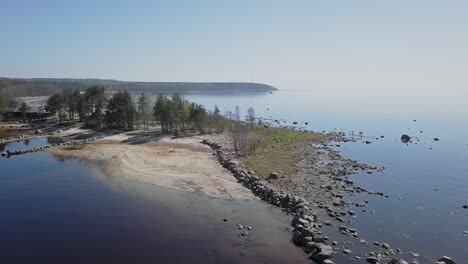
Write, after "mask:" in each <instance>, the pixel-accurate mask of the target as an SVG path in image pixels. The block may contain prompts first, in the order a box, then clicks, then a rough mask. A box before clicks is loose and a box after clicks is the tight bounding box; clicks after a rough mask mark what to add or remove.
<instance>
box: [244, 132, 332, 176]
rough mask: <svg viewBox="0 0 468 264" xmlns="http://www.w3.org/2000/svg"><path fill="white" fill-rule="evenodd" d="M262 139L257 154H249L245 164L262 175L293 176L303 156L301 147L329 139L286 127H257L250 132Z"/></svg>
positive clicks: (321, 135)
mask: <svg viewBox="0 0 468 264" xmlns="http://www.w3.org/2000/svg"><path fill="white" fill-rule="evenodd" d="M249 134H251V135H255V136H257V137H259V138H261V139H262V142H263V143H262V144H260V146H258V148H257V151H256V154H254V155H250V156H247V157H246V158H245V160H244V162H245V164H246V165H248V166H249V167H250V168H251V169H253V170H255V171H256V172H257V173H258V174H260V176H262V177H264V178H265V177H267V176H268V175H269V174H270V173H271V172H277V173H279V174H280V175H281V176H286V177H289V176H292V175H294V173H295V172H296V164H297V163H298V161H300V159H301V158H302V156H301V153H300V151H299V150H300V147H301V146H304V145H306V144H310V143H322V142H325V141H327V140H328V138H327V135H325V134H321V133H308V132H301V131H294V130H290V129H285V128H260V127H258V128H255V129H253V130H251V131H250V132H249Z"/></svg>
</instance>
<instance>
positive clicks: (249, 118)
mask: <svg viewBox="0 0 468 264" xmlns="http://www.w3.org/2000/svg"><path fill="white" fill-rule="evenodd" d="M255 119H256V118H255V110H254V109H253V107H249V109H247V116H246V117H245V121H247V123H249V124H250V129H252V128H253V126H254V124H255Z"/></svg>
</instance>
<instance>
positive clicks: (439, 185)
mask: <svg viewBox="0 0 468 264" xmlns="http://www.w3.org/2000/svg"><path fill="white" fill-rule="evenodd" d="M187 98H188V99H189V100H194V101H196V102H199V103H201V104H203V105H205V106H207V108H208V109H213V108H214V105H215V104H217V105H218V106H219V107H220V109H221V111H222V112H224V111H234V109H235V106H236V105H239V107H240V110H241V112H242V115H244V114H245V112H246V110H247V108H248V107H250V106H252V107H253V108H254V109H255V111H256V113H257V116H260V117H264V118H271V119H273V120H274V119H280V122H281V124H283V125H291V126H292V125H293V124H292V123H293V122H294V121H297V122H299V125H298V127H301V128H307V129H310V130H315V131H322V130H326V131H335V130H336V131H344V132H346V133H350V132H354V133H355V134H357V133H358V132H360V131H362V132H363V134H364V137H365V138H364V139H363V140H362V141H364V140H369V141H371V142H372V143H371V144H365V143H363V142H357V143H345V144H343V143H340V145H341V147H340V148H337V149H339V150H341V151H342V153H343V154H345V156H346V157H350V158H354V159H358V160H361V161H363V162H366V163H370V164H372V165H379V166H384V167H385V168H386V169H385V170H384V171H383V172H381V173H373V174H370V175H369V174H367V173H363V174H360V175H355V176H353V177H352V180H353V181H354V182H355V183H356V184H357V185H359V186H362V187H365V188H366V189H368V190H374V191H381V192H384V193H385V194H387V195H389V198H381V197H378V196H373V195H365V196H364V197H356V198H352V200H353V201H360V202H362V201H364V200H369V207H368V208H365V210H366V211H367V212H366V213H363V212H361V211H360V210H359V209H358V208H354V209H353V210H354V211H356V212H357V217H356V218H355V219H352V220H353V224H352V225H353V226H354V227H355V228H357V229H358V230H360V236H364V238H365V239H366V240H368V241H370V242H371V243H372V241H380V242H388V243H389V244H390V245H392V247H394V248H397V247H399V248H401V249H402V250H404V251H406V252H407V253H408V252H409V251H412V252H416V253H419V254H421V256H420V257H418V258H417V259H419V260H420V262H422V263H426V262H428V263H431V261H433V260H435V259H437V258H438V257H440V256H443V255H448V256H452V257H453V258H455V259H457V260H459V261H465V260H467V259H468V236H466V235H464V234H463V232H464V231H465V230H467V231H468V210H466V209H463V208H462V205H464V204H468V173H467V171H468V122H466V120H468V107H467V106H468V98H431V97H430V95H424V96H420V97H417V98H415V97H413V98H408V97H404V96H395V97H392V98H379V97H378V96H367V95H354V96H351V97H345V96H340V95H326V94H317V93H316V92H312V91H279V92H274V93H272V94H269V93H263V94H232V95H228V96H225V95H208V96H207V95H187ZM284 121H285V122H284ZM305 122H308V123H309V124H308V125H305ZM421 131H422V132H421ZM402 134H408V135H410V136H412V137H413V139H412V143H410V144H403V143H401V141H400V136H401V135H402ZM380 136H384V138H381V137H380ZM435 137H438V138H440V141H438V142H435V141H433V139H434V138H435ZM376 138H379V139H376ZM436 189H438V191H437V190H436ZM370 211H375V214H370ZM364 216H365V217H364ZM359 239H360V238H359ZM359 239H358V241H359ZM376 249H377V248H376ZM411 257H412V255H411ZM461 263H463V262H461Z"/></svg>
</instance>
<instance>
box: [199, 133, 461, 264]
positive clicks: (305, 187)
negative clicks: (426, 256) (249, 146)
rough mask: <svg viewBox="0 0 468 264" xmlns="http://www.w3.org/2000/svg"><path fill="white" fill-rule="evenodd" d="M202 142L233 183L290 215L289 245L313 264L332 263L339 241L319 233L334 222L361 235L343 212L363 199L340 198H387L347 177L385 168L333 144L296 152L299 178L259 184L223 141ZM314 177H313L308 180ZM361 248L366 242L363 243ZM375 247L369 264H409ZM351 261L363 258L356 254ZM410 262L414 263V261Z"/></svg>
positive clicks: (445, 260) (386, 247)
mask: <svg viewBox="0 0 468 264" xmlns="http://www.w3.org/2000/svg"><path fill="white" fill-rule="evenodd" d="M201 143H202V144H205V145H208V146H210V147H211V148H212V149H213V150H214V151H215V153H213V154H214V155H216V156H217V159H218V161H219V163H220V164H221V165H222V166H223V167H224V168H226V169H227V170H229V171H230V172H231V173H232V175H233V176H234V177H235V178H236V179H237V181H238V182H239V183H241V184H243V186H245V187H246V188H248V189H250V190H251V191H252V192H253V193H254V194H255V195H256V196H258V197H259V198H260V199H262V200H263V201H266V202H268V203H270V204H272V205H275V206H277V207H280V208H281V209H282V210H284V211H286V212H287V213H289V214H291V215H292V216H293V218H292V221H291V225H292V241H293V243H294V244H296V245H297V246H300V247H302V248H303V250H304V252H305V253H306V254H308V257H309V258H310V259H312V260H313V261H315V262H317V263H325V264H333V263H334V262H333V261H332V258H333V257H334V256H335V255H336V254H337V252H338V251H337V250H338V247H337V245H338V242H337V241H330V240H331V239H330V238H329V237H327V236H325V235H323V234H322V232H321V228H322V227H323V226H330V227H336V226H335V224H334V223H333V222H334V221H335V222H337V223H339V224H338V227H337V228H338V230H339V232H340V233H341V234H343V235H347V236H352V237H354V238H358V237H359V231H358V230H356V229H353V228H350V227H347V226H346V225H345V223H346V221H345V217H347V216H353V215H354V211H353V210H351V209H349V210H345V208H346V207H348V206H353V205H354V206H355V207H366V206H367V201H364V202H362V203H356V204H348V203H347V202H346V201H344V200H343V197H344V195H352V194H356V193H368V194H374V195H379V196H385V197H388V196H386V195H384V194H383V193H382V192H372V191H368V190H365V189H363V188H360V187H357V186H354V185H353V182H352V181H350V180H348V178H347V176H348V175H351V174H354V173H356V172H358V171H366V172H367V173H372V172H373V171H376V170H377V171H379V170H383V168H377V167H372V166H369V165H367V164H362V163H359V162H357V161H353V160H351V159H345V158H343V157H342V156H341V155H340V154H339V153H338V152H337V151H335V150H333V149H332V148H331V146H329V145H327V144H324V145H322V146H317V145H310V146H307V147H305V148H303V149H301V150H300V151H303V154H304V156H307V157H310V158H307V159H304V161H303V162H302V163H301V164H300V166H299V167H300V168H301V169H300V170H298V173H297V176H298V177H289V178H286V177H281V175H278V173H275V172H273V173H271V174H270V175H269V178H268V179H266V180H262V179H261V178H260V176H259V175H257V174H256V173H255V172H252V171H250V170H248V168H246V167H245V166H244V165H243V164H242V162H241V161H240V160H238V159H237V158H236V157H234V156H233V155H232V153H229V150H225V149H223V148H222V145H223V146H225V142H213V141H209V140H207V139H204V140H203V141H202V142H201ZM306 175H314V176H317V177H306ZM359 243H361V244H369V243H368V242H367V241H365V240H364V239H361V240H360V241H359ZM369 245H373V246H376V247H377V248H379V249H380V250H378V251H369V253H367V254H366V256H365V260H366V261H367V262H368V263H389V264H405V263H408V262H407V261H405V260H403V259H401V258H398V257H397V254H400V253H401V250H400V249H396V250H395V249H392V248H391V247H390V245H389V244H388V243H380V242H377V241H375V242H374V243H372V244H369ZM342 252H343V253H344V254H351V250H350V249H348V248H345V249H342ZM354 259H355V260H359V259H361V257H360V256H355V257H354ZM410 263H411V264H418V262H417V260H412V261H411V262H410ZM443 263H445V264H455V262H454V261H453V260H452V259H451V258H449V257H446V256H444V257H442V258H440V259H439V261H438V262H436V264H443Z"/></svg>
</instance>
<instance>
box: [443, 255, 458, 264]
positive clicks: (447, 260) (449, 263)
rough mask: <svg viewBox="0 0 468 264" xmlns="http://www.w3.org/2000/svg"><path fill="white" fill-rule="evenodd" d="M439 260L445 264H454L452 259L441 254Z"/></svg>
mask: <svg viewBox="0 0 468 264" xmlns="http://www.w3.org/2000/svg"><path fill="white" fill-rule="evenodd" d="M439 262H444V263H445V264H456V263H455V261H454V260H453V259H451V258H450V257H447V256H443V257H441V258H440V259H439Z"/></svg>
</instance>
